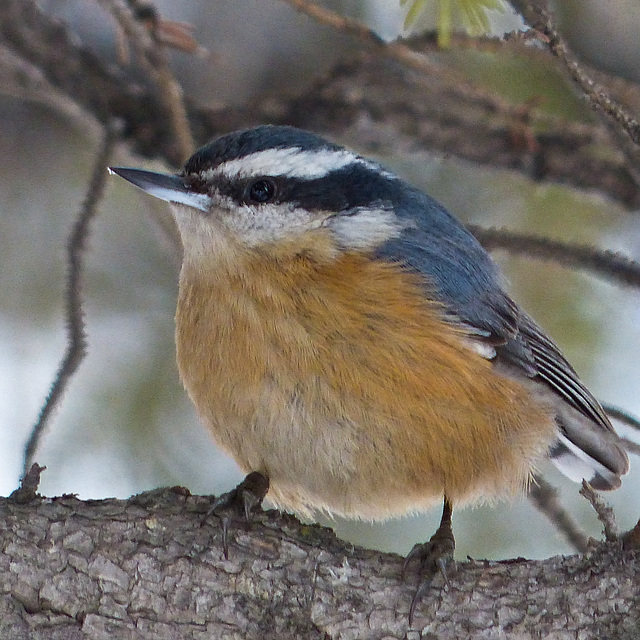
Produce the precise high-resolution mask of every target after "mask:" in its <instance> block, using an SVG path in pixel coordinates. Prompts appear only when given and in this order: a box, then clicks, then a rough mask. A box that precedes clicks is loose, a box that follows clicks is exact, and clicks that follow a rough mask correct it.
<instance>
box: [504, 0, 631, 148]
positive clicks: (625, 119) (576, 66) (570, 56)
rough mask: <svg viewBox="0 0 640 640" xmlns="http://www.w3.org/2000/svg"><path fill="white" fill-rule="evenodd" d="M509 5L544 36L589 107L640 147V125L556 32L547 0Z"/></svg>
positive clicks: (543, 39) (544, 40) (544, 39)
mask: <svg viewBox="0 0 640 640" xmlns="http://www.w3.org/2000/svg"><path fill="white" fill-rule="evenodd" d="M512 4H514V6H516V8H517V9H518V10H519V11H520V13H521V14H522V17H523V18H524V19H525V21H526V22H527V24H529V25H530V26H531V27H532V28H534V29H536V30H537V31H539V32H540V33H541V34H543V36H544V37H543V38H542V41H543V42H544V43H545V44H546V45H547V46H548V47H549V50H550V51H551V53H552V54H553V55H554V56H556V57H557V58H558V60H560V61H561V62H562V63H563V64H564V65H565V67H566V68H567V70H568V71H569V74H570V75H571V77H572V78H573V80H574V81H575V82H576V83H577V84H578V86H579V87H580V88H581V89H582V91H583V92H584V93H585V95H586V96H587V98H588V99H589V101H590V102H591V104H592V105H594V106H595V107H597V108H599V109H601V110H602V111H603V112H604V113H606V114H607V115H608V116H610V117H611V118H612V119H613V120H614V121H616V122H617V123H618V124H619V125H620V126H621V127H622V128H623V129H624V131H626V133H627V134H628V136H629V137H630V138H631V140H632V141H633V142H634V143H635V144H640V123H638V120H637V119H636V118H634V117H633V116H632V115H631V114H630V113H628V112H627V110H626V109H625V108H624V107H623V106H622V105H621V104H619V103H618V102H616V101H615V100H614V99H613V98H612V97H611V96H610V94H609V92H608V91H607V90H606V89H605V88H604V87H603V86H601V85H599V84H598V83H596V82H595V81H594V80H593V79H592V78H591V76H590V75H589V74H588V73H587V71H586V70H585V69H584V67H583V66H582V65H581V64H580V63H579V62H578V59H577V58H576V56H575V55H574V53H573V52H572V51H571V50H570V48H569V46H568V45H567V43H566V42H565V40H564V38H563V37H562V36H561V35H560V34H559V33H558V30H557V28H556V25H555V21H554V20H553V15H552V13H551V11H550V10H549V3H548V2H547V0H535V1H531V0H526V1H524V0H520V1H519V2H514V3H512Z"/></svg>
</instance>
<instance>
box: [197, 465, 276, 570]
mask: <svg viewBox="0 0 640 640" xmlns="http://www.w3.org/2000/svg"><path fill="white" fill-rule="evenodd" d="M268 491H269V479H268V478H267V477H265V476H263V475H262V474H261V473H259V472H257V471H253V472H251V473H250V474H249V475H247V476H246V478H245V479H244V480H243V481H242V482H241V483H240V484H239V485H238V486H237V487H236V488H235V489H232V490H231V491H229V492H227V493H223V494H222V495H220V496H218V497H217V498H216V499H215V500H214V501H213V505H212V506H211V508H210V509H209V511H207V513H206V515H205V516H204V518H203V521H205V520H207V519H208V518H209V516H211V514H213V515H215V516H217V517H218V518H220V521H221V524H222V550H223V552H224V557H225V558H226V559H227V560H228V559H229V524H230V523H231V521H232V520H233V519H234V518H237V517H238V516H241V517H242V516H244V519H245V520H246V521H247V522H251V514H252V513H253V512H255V511H257V510H258V509H259V508H260V506H261V505H262V501H263V500H264V497H265V496H266V495H267V492H268Z"/></svg>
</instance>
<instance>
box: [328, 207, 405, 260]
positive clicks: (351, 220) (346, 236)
mask: <svg viewBox="0 0 640 640" xmlns="http://www.w3.org/2000/svg"><path fill="white" fill-rule="evenodd" d="M325 224H326V226H328V227H329V228H330V229H331V230H332V231H333V232H334V234H335V236H336V240H337V242H338V244H339V245H340V246H342V247H343V248H344V249H353V250H356V251H358V250H360V251H366V250H368V249H375V248H376V247H378V246H380V245H381V244H382V243H384V242H386V241H387V240H391V239H392V238H397V237H398V236H399V235H400V234H401V233H402V231H403V229H406V228H407V227H408V226H409V224H410V223H406V222H402V221H400V220H399V219H398V217H397V216H396V215H395V213H393V211H389V210H387V209H383V208H379V209H362V210H361V211H356V212H355V213H352V214H350V215H336V216H333V217H331V218H329V219H328V220H327V221H326V223H325Z"/></svg>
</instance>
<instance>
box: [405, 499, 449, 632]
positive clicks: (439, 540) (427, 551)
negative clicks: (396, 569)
mask: <svg viewBox="0 0 640 640" xmlns="http://www.w3.org/2000/svg"><path fill="white" fill-rule="evenodd" d="M455 548H456V541H455V539H454V537H453V531H452V529H451V511H450V505H447V504H446V503H445V508H444V510H443V515H442V521H441V522H440V526H439V527H438V530H437V531H436V532H435V533H434V534H433V535H432V536H431V539H430V540H429V542H425V543H422V544H416V545H414V547H413V549H411V551H409V553H408V555H407V557H406V558H405V561H404V564H403V565H402V579H403V580H404V577H405V575H406V572H407V567H408V566H409V564H410V563H411V562H413V561H414V560H418V561H419V566H420V568H419V574H420V577H421V581H420V584H419V585H418V588H417V590H416V592H415V594H414V596H413V599H412V600H411V606H410V607H409V625H410V626H411V625H412V624H413V617H414V613H415V610H416V608H417V606H418V604H419V603H420V601H421V600H422V598H423V597H424V596H425V594H426V593H427V592H428V591H429V589H430V588H431V585H432V583H433V580H434V579H435V578H436V576H437V575H438V574H440V575H442V577H443V579H444V582H445V585H446V586H450V583H449V576H448V570H449V568H450V567H451V565H453V564H454V560H453V554H454V551H455Z"/></svg>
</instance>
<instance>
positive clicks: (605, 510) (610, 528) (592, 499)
mask: <svg viewBox="0 0 640 640" xmlns="http://www.w3.org/2000/svg"><path fill="white" fill-rule="evenodd" d="M580 495H581V496H584V497H585V498H586V499H587V500H588V501H589V504H591V506H592V507H593V508H594V510H595V512H596V513H597V514H598V520H600V522H602V526H603V528H604V537H605V540H606V541H607V542H615V541H616V540H617V539H618V537H619V536H620V529H619V527H618V523H617V522H616V516H615V513H614V512H613V509H612V508H611V507H610V506H609V505H608V504H607V503H606V502H605V501H604V500H603V499H602V498H601V497H600V496H599V495H598V494H597V493H596V492H595V491H594V489H593V487H592V486H591V485H590V484H589V483H588V482H587V481H586V480H583V481H582V489H580Z"/></svg>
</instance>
